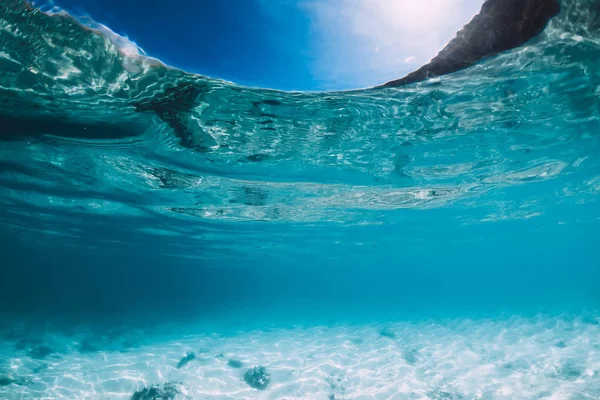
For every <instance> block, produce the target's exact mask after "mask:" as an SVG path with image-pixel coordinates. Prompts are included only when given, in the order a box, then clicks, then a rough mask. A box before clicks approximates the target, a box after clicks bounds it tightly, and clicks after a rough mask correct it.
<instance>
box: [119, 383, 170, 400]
mask: <svg viewBox="0 0 600 400" xmlns="http://www.w3.org/2000/svg"><path fill="white" fill-rule="evenodd" d="M178 386H179V384H177V383H175V382H167V383H165V384H163V385H152V386H150V387H147V388H144V389H142V390H140V391H137V392H135V393H134V394H133V396H131V400H173V399H174V398H175V396H176V395H177V394H179V393H180V392H179V388H178Z"/></svg>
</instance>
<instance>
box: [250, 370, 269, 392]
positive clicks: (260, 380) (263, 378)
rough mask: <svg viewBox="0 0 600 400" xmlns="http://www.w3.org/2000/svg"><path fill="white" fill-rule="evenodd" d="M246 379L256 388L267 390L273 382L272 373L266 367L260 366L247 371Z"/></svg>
mask: <svg viewBox="0 0 600 400" xmlns="http://www.w3.org/2000/svg"><path fill="white" fill-rule="evenodd" d="M244 381H245V382H246V383H247V384H248V385H250V387H253V388H254V389H258V390H265V389H266V388H267V386H269V383H270V382H271V375H269V373H268V372H267V369H266V368H265V367H261V366H258V367H254V368H251V369H249V370H248V371H246V373H245V374H244Z"/></svg>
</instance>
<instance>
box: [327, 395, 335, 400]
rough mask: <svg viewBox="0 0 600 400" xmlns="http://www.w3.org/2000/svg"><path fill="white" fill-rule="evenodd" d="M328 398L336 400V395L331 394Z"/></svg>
mask: <svg viewBox="0 0 600 400" xmlns="http://www.w3.org/2000/svg"><path fill="white" fill-rule="evenodd" d="M327 398H328V399H329V400H335V394H333V393H331V394H330V395H329V396H327Z"/></svg>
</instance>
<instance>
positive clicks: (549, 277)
mask: <svg viewBox="0 0 600 400" xmlns="http://www.w3.org/2000/svg"><path fill="white" fill-rule="evenodd" d="M591 4H593V3H586V2H583V1H580V2H572V3H568V4H567V3H565V4H564V5H563V10H562V12H561V14H559V15H558V16H557V17H556V18H555V19H553V20H552V21H551V22H550V25H549V26H548V28H547V29H546V31H545V32H544V33H543V34H542V35H540V36H539V37H538V38H536V39H535V40H533V41H532V42H530V43H528V44H527V45H526V46H524V47H522V48H519V49H515V50H513V51H510V52H507V53H504V54H501V55H499V56H497V57H494V58H491V59H488V60H485V61H484V62H482V63H480V64H478V65H476V66H473V67H471V68H469V69H467V70H465V71H460V72H457V73H454V74H451V75H449V76H446V77H443V78H437V79H434V80H429V81H425V82H422V83H418V84H414V85H410V86H406V87H402V88H397V89H369V90H360V91H348V92H331V93H300V92H295V93H289V92H281V91H272V90H264V89H259V88H250V87H242V86H237V85H235V84H231V83H226V82H222V81H217V80H212V79H208V78H205V77H202V76H199V75H194V74H189V73H186V72H184V71H181V70H178V69H174V68H169V67H167V66H165V65H163V64H162V63H161V62H159V61H157V60H154V59H151V58H148V57H146V56H141V55H139V54H138V53H137V52H136V51H135V48H133V47H131V46H130V45H129V44H127V43H126V42H124V41H123V39H122V38H121V39H119V37H117V36H115V35H114V34H112V33H111V32H110V31H106V30H102V29H100V28H99V27H97V26H92V27H89V26H85V25H83V24H82V23H80V22H78V21H76V20H74V19H72V18H71V17H69V16H68V15H66V14H46V13H42V12H39V11H37V10H35V9H31V8H28V7H25V6H23V7H17V6H13V7H8V8H7V7H5V5H4V6H3V8H2V14H0V22H1V23H2V25H0V27H1V28H2V29H1V31H0V44H1V46H0V48H1V49H2V50H1V51H0V71H2V73H1V74H0V119H1V126H2V128H1V131H0V132H1V133H0V235H1V244H0V246H1V251H2V258H1V260H2V261H1V264H2V270H1V272H2V273H1V277H2V279H0V311H1V312H2V314H3V315H4V317H3V318H4V321H5V323H3V325H2V328H1V329H0V334H2V335H4V337H6V338H7V339H6V340H7V342H6V343H12V342H11V341H13V340H17V339H15V337H17V338H18V337H20V335H25V336H26V335H27V334H26V333H23V332H25V331H27V330H30V333H31V332H40V331H44V332H46V333H47V334H49V333H48V332H55V331H60V332H62V333H61V334H64V335H67V336H68V333H67V334H66V333H64V332H67V331H69V329H71V330H72V331H77V332H79V331H80V330H81V329H83V328H81V326H84V325H85V326H86V327H87V328H85V329H92V330H93V329H100V331H102V330H103V329H108V328H107V327H114V326H116V325H124V326H125V330H127V327H128V326H129V327H130V328H131V329H133V327H134V326H135V327H139V326H140V325H144V324H145V325H160V324H163V323H164V324H169V323H173V324H184V323H189V322H190V321H197V320H200V321H208V320H211V321H220V322H212V323H213V325H210V329H209V328H206V326H208V325H204V326H205V328H204V329H205V331H203V332H204V333H205V334H207V335H211V334H216V333H217V332H221V331H223V330H226V329H228V328H227V327H230V326H235V327H236V329H238V328H239V329H241V330H244V329H246V330H250V329H256V328H257V327H263V328H264V327H266V326H272V327H289V326H293V325H294V324H300V323H301V324H306V325H305V326H308V327H310V326H319V324H325V325H327V324H329V325H331V324H333V325H335V324H350V326H354V327H355V329H356V332H362V331H361V330H360V329H362V328H360V327H362V326H366V325H365V324H371V323H388V322H389V323H392V321H394V322H397V321H423V320H429V319H432V318H433V319H435V318H442V319H443V318H454V319H458V320H461V321H467V320H469V321H470V320H471V319H473V318H474V319H477V318H484V317H485V318H491V320H492V321H493V320H494V318H495V317H494V316H495V315H502V316H504V317H502V318H510V317H511V316H515V318H516V316H522V317H523V318H526V316H529V317H531V318H535V317H534V316H535V315H537V314H539V313H542V314H543V315H550V316H553V315H564V313H569V314H568V315H572V316H573V317H568V318H566V319H565V321H579V319H577V318H583V321H584V323H589V324H590V325H589V326H590V328H589V329H596V328H594V327H596V326H597V323H598V319H597V318H598V311H597V310H598V307H599V306H600V268H599V267H600V265H599V263H600V261H598V260H599V258H598V257H597V248H598V243H599V240H598V239H599V238H600V203H599V202H598V200H599V199H598V198H599V196H600V136H599V132H600V34H599V33H600V32H599V29H600V25H599V24H598V10H596V9H595V8H594V7H593V6H592V5H591ZM490 316H491V317H490ZM507 316H508V317H507ZM498 318H500V317H498ZM527 318H528V317H527ZM548 318H549V319H550V321H552V318H553V317H548ZM557 318H558V317H557ZM561 318H563V317H561ZM23 321H26V322H23ZM486 321H488V320H486ZM498 321H500V322H494V323H495V324H496V325H491V326H493V327H500V326H502V322H501V321H504V320H503V319H498ZM527 321H530V320H527ZM556 321H558V322H556ZM556 321H555V322H548V323H546V322H545V323H544V324H545V325H543V326H544V328H543V329H547V330H549V331H548V332H550V331H551V332H555V331H552V329H554V328H552V327H556V326H559V325H560V324H562V323H563V322H560V321H563V319H560V320H559V319H557V320H556ZM585 321H587V322H585ZM527 323H529V322H523V323H522V324H521V325H523V326H526V325H527ZM565 323H567V322H565ZM568 323H570V322H568ZM78 324H83V325H78ZM128 324H129V325H128ZM219 324H221V325H219ZM490 324H492V323H491V322H490ZM548 324H550V325H548ZM23 326H27V327H30V328H27V329H24V328H23ZM411 326H412V325H411ZM461 326H462V325H461ZM486 326H487V325H486ZM507 326H508V325H507ZM535 326H537V325H535ZM560 326H562V325H560ZM581 326H582V325H577V324H576V325H575V326H574V327H573V328H572V329H571V330H570V331H569V330H565V332H567V331H568V332H579V330H578V329H580V328H581ZM586 326H587V325H586ZM19 327H20V328H19ZM136 329H137V328H136ZM173 329H174V331H170V334H171V335H175V336H176V335H177V329H176V328H173ZM182 329H183V328H182ZM186 329H188V330H189V329H191V328H189V326H188V327H187V328H186ZM353 329H354V328H353ZM398 329H400V328H398ZM403 329H404V328H403ZM405 329H407V332H408V331H411V329H413V328H412V327H408V328H405ZM414 329H416V331H419V329H420V328H419V329H417V328H414ZM465 329H466V328H465ZM469 329H470V328H469ZM469 329H467V330H466V331H465V332H466V333H464V334H465V335H469V334H472V333H473V332H482V331H483V330H484V329H483V328H481V329H480V330H476V329H471V330H469ZM490 329H491V328H490ZM494 329H495V328H494ZM498 329H500V328H498ZM507 329H508V330H509V331H510V329H512V328H507ZM532 329H533V328H532ZM556 329H558V328H556ZM561 329H562V328H561ZM581 329H583V328H581ZM586 329H588V328H586ZM181 332H183V330H182V331H181ZM186 332H188V331H187V330H186ZM411 332H412V331H411ZM435 332H437V331H435ZM556 332H558V331H556ZM560 332H563V331H562V330H561V331H560ZM581 332H583V333H582V335H587V334H590V332H592V331H589V330H588V331H581ZM586 332H587V333H586ZM36 334H38V333H36ZM548 334H549V333H548ZM15 335H16V336H15ZM307 335H309V334H308V333H307ZM61 337H62V336H61ZM524 337H525V336H524ZM528 337H529V336H528ZM553 337H554V336H553ZM556 337H560V335H559V334H558V333H557V336H556ZM581 337H584V336H580V338H581ZM585 337H587V336H585ZM591 337H593V335H592V336H591ZM57 340H58V339H57ZM148 340H150V339H148ZM165 340H166V339H165ZM440 340H441V339H440ZM473 340H475V339H473ZM524 340H525V339H524ZM552 340H553V339H552ZM565 340H566V339H565ZM582 340H583V339H581V340H579V342H577V343H580V344H581V343H584V342H583V341H582ZM67 341H68V340H67ZM557 341H558V339H557ZM157 343H158V342H157ZM440 343H442V342H441V341H440ZM473 343H475V342H473ZM544 343H546V342H544ZM585 343H588V344H589V346H591V347H585V350H582V349H583V347H580V348H578V349H579V350H577V351H578V353H577V354H583V353H582V352H584V351H585V352H589V354H590V357H595V356H594V354H597V353H598V349H597V346H596V347H593V343H592V342H585ZM147 345H150V344H148V343H147ZM581 346H583V345H581ZM542 347H543V348H547V346H545V345H544V346H542ZM542 347H540V348H542ZM559 347H560V346H559ZM560 348H562V347H560ZM567 349H568V348H567ZM8 351H9V352H8V353H3V354H2V358H1V359H0V361H1V362H2V364H0V368H6V369H10V368H12V369H13V370H14V371H17V370H18V371H20V369H19V368H21V364H20V363H21V361H22V360H23V358H20V357H21V356H20V355H19V354H21V353H18V352H17V353H10V352H11V351H13V352H14V351H17V350H14V349H13V348H12V347H10V349H9V350H8ZM18 351H20V350H18ZM61 351H62V353H61V354H63V355H62V357H65V359H68V355H67V354H70V353H69V352H68V351H67V350H61ZM106 351H109V350H106ZM332 351H333V350H332ZM473 351H476V350H473ZM565 351H566V350H565ZM573 351H574V350H573ZM586 354H588V353H586ZM282 357H284V358H285V354H283V355H282ZM34 358H35V357H34ZM15 360H21V361H15ZM596 360H597V359H596V358H593V359H592V358H589V359H588V361H587V364H586V365H587V366H586V367H581V368H583V369H579V370H577V371H579V373H580V375H581V378H580V379H584V378H583V377H586V376H589V380H588V381H585V385H588V386H585V385H584V384H583V383H582V384H580V386H579V387H580V388H583V387H585V389H581V390H580V392H577V393H580V394H581V393H583V394H581V396H583V397H580V398H597V397H593V396H595V395H597V394H598V393H600V388H598V387H597V385H596V386H593V385H594V384H593V382H595V379H596V378H597V376H598V374H599V373H600V372H599V371H600V367H598V364H597V363H596V362H597V361H596ZM259 361H260V360H259ZM15 363H16V364H15ZM409 364H410V362H409ZM459 364H460V363H459ZM467 364H468V362H467ZM467 364H464V365H467ZM15 365H17V366H18V368H17V367H15ZM194 365H195V364H194ZM272 365H273V368H275V369H276V368H278V367H277V365H279V364H277V363H276V362H273V364H272ZM469 365H470V364H469ZM569 365H571V364H569ZM577 365H579V364H577ZM56 368H57V369H56V371H59V370H60V368H59V367H56ZM198 368H200V367H198ZM281 368H284V367H281ZM557 368H558V367H557ZM565 368H566V367H565ZM586 368H587V369H586ZM51 370H52V368H51ZM558 370H559V372H560V371H563V372H564V369H560V368H559V369H558ZM543 371H546V370H545V369H544V370H543ZM568 371H572V370H568ZM586 371H587V372H586ZM0 372H2V371H1V370H0ZM588 372H589V374H588ZM545 373H546V372H544V374H545ZM561 373H562V372H561ZM565 374H566V373H565ZM586 374H588V375H586ZM61 376H62V375H61ZM206 376H208V375H206ZM544 376H546V375H544ZM548 376H554V375H548ZM558 376H563V375H560V374H559V375H558ZM564 376H569V375H568V374H567V375H564ZM578 376H579V375H578ZM32 379H34V380H35V379H37V378H32ZM39 379H42V380H43V378H39ZM155 379H157V380H158V378H155ZM207 379H208V378H207ZM278 379H279V378H278ZM282 379H283V378H282ZM382 379H383V380H384V381H385V378H382ZM505 379H509V378H506V377H505ZM547 379H551V378H547ZM557 379H558V378H557ZM561 379H563V378H561ZM564 379H570V378H564ZM585 379H587V378H585ZM509 381H510V380H507V382H509ZM36 382H37V381H36ZM144 382H146V383H148V382H147V381H144ZM510 382H512V381H510ZM544 382H546V381H544ZM544 382H542V383H540V385H541V386H540V387H542V388H543V386H544V385H550V384H549V383H547V382H550V381H547V382H546V383H544ZM552 382H554V381H552ZM569 382H570V381H569ZM590 382H591V383H590ZM582 385H583V386H582ZM17 386H18V387H19V388H20V389H18V390H19V392H18V393H20V394H19V396H21V397H17V395H16V394H14V393H17V391H16V390H17V389H15V388H16V387H17ZM142 386H143V385H142ZM467 386H469V387H471V388H474V387H476V384H473V383H470V384H469V385H467ZM8 387H9V389H6V391H5V392H1V393H4V394H5V395H6V396H9V395H10V393H13V394H14V397H8V398H37V397H35V396H36V395H35V394H31V393H34V392H27V391H23V390H25V389H22V388H23V387H26V385H16V384H13V385H12V386H8ZM54 387H58V386H54ZM107 387H108V386H107ZM111 387H112V386H111ZM136 387H138V388H139V387H140V386H139V383H138V386H136ZM553 387H554V386H553ZM573 387H575V386H573ZM11 388H12V389H11ZM0 389H2V388H0ZM596 389H598V392H595V390H596ZM31 390H34V391H35V389H31ZM106 390H108V389H106ZM111 390H112V389H111ZM123 390H124V391H127V390H130V387H129V386H127V387H126V389H123ZM349 390H350V389H349ZM357 390H358V389H357ZM436 390H437V389H436ZM486 390H487V389H486ZM490 390H491V389H490ZM498 390H499V389H498ZM548 390H553V389H551V388H549V389H548ZM573 390H575V389H573ZM542 391H543V390H542V389H540V393H541V392H542ZM24 393H25V394H24ZM27 393H30V394H27ZM36 393H37V392H36ZM107 393H108V392H107ZM111 393H112V392H111ZM115 393H116V392H115ZM123 393H125V392H123ZM123 393H121V394H122V395H123V396H125V395H124V394H123ZM311 393H312V392H311ZM356 393H358V392H356ZM361 393H362V392H361ZM423 393H425V392H423ZM428 393H429V392H428ZM431 393H433V392H431ZM435 393H438V392H435ZM440 393H441V392H440ZM444 393H446V392H444ZM486 393H487V392H486ZM489 393H492V392H489ZM494 393H495V394H489V397H485V398H504V397H501V395H500V394H498V393H500V392H494ZM502 393H504V392H502ZM569 393H571V394H572V393H576V392H575V391H574V392H569ZM594 393H595V394H594ZM28 396H29V397H28ZM57 396H58V395H57ZM65 396H66V397H67V398H69V396H71V398H80V397H78V396H82V395H80V394H71V395H68V394H67V395H65ZM90 396H91V397H90V398H94V396H92V395H90ZM95 396H97V397H96V398H110V397H102V396H103V395H102V392H96V395H95ZM98 396H99V397H98ZM106 396H108V395H106ZM115 396H117V395H115ZM191 396H192V398H204V397H194V395H191ZM223 396H225V395H223ZM232 396H233V398H235V396H234V395H232ZM240 396H241V395H240ZM273 396H276V395H275V394H273ZM277 396H281V394H279V395H277ZM298 396H300V397H302V396H301V395H298ZM306 396H308V397H305V398H311V397H310V396H311V395H306ZM346 396H348V398H355V397H352V396H353V395H352V394H351V393H350V391H348V392H346ZM356 396H358V395H356ZM382 396H383V395H382ZM423 396H425V394H423ZM427 396H429V397H428V398H459V397H439V396H442V395H441V394H440V395H438V394H435V395H433V394H428V395H427ZM435 396H438V397H435ZM507 396H509V397H510V395H507ZM513 396H517V395H514V394H513ZM524 396H525V395H524ZM527 396H529V395H527ZM527 396H526V397H527ZM531 396H533V395H531ZM585 396H588V397H585ZM117 397H118V396H117ZM117 397H115V398H117ZM338 397H339V396H338ZM371 397H377V395H373V394H371ZM81 398H84V397H81ZM119 398H120V397H119ZM221 398H226V397H221ZM227 398H230V397H227ZM238 398H242V397H238ZM273 398H281V397H273ZM339 398H345V397H339ZM356 398H358V397H356ZM381 398H387V397H381ZM478 398H484V397H478ZM513 398H518V396H517V397H513ZM522 398H524V397H522ZM531 398H533V397H531ZM558 398H571V397H558ZM572 398H575V397H572Z"/></svg>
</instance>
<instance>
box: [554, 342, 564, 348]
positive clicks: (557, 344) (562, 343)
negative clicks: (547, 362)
mask: <svg viewBox="0 0 600 400" xmlns="http://www.w3.org/2000/svg"><path fill="white" fill-rule="evenodd" d="M554 346H555V347H558V348H559V349H564V348H565V347H567V344H566V343H565V342H564V341H562V340H561V341H560V342H558V343H556V344H555V345H554Z"/></svg>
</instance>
